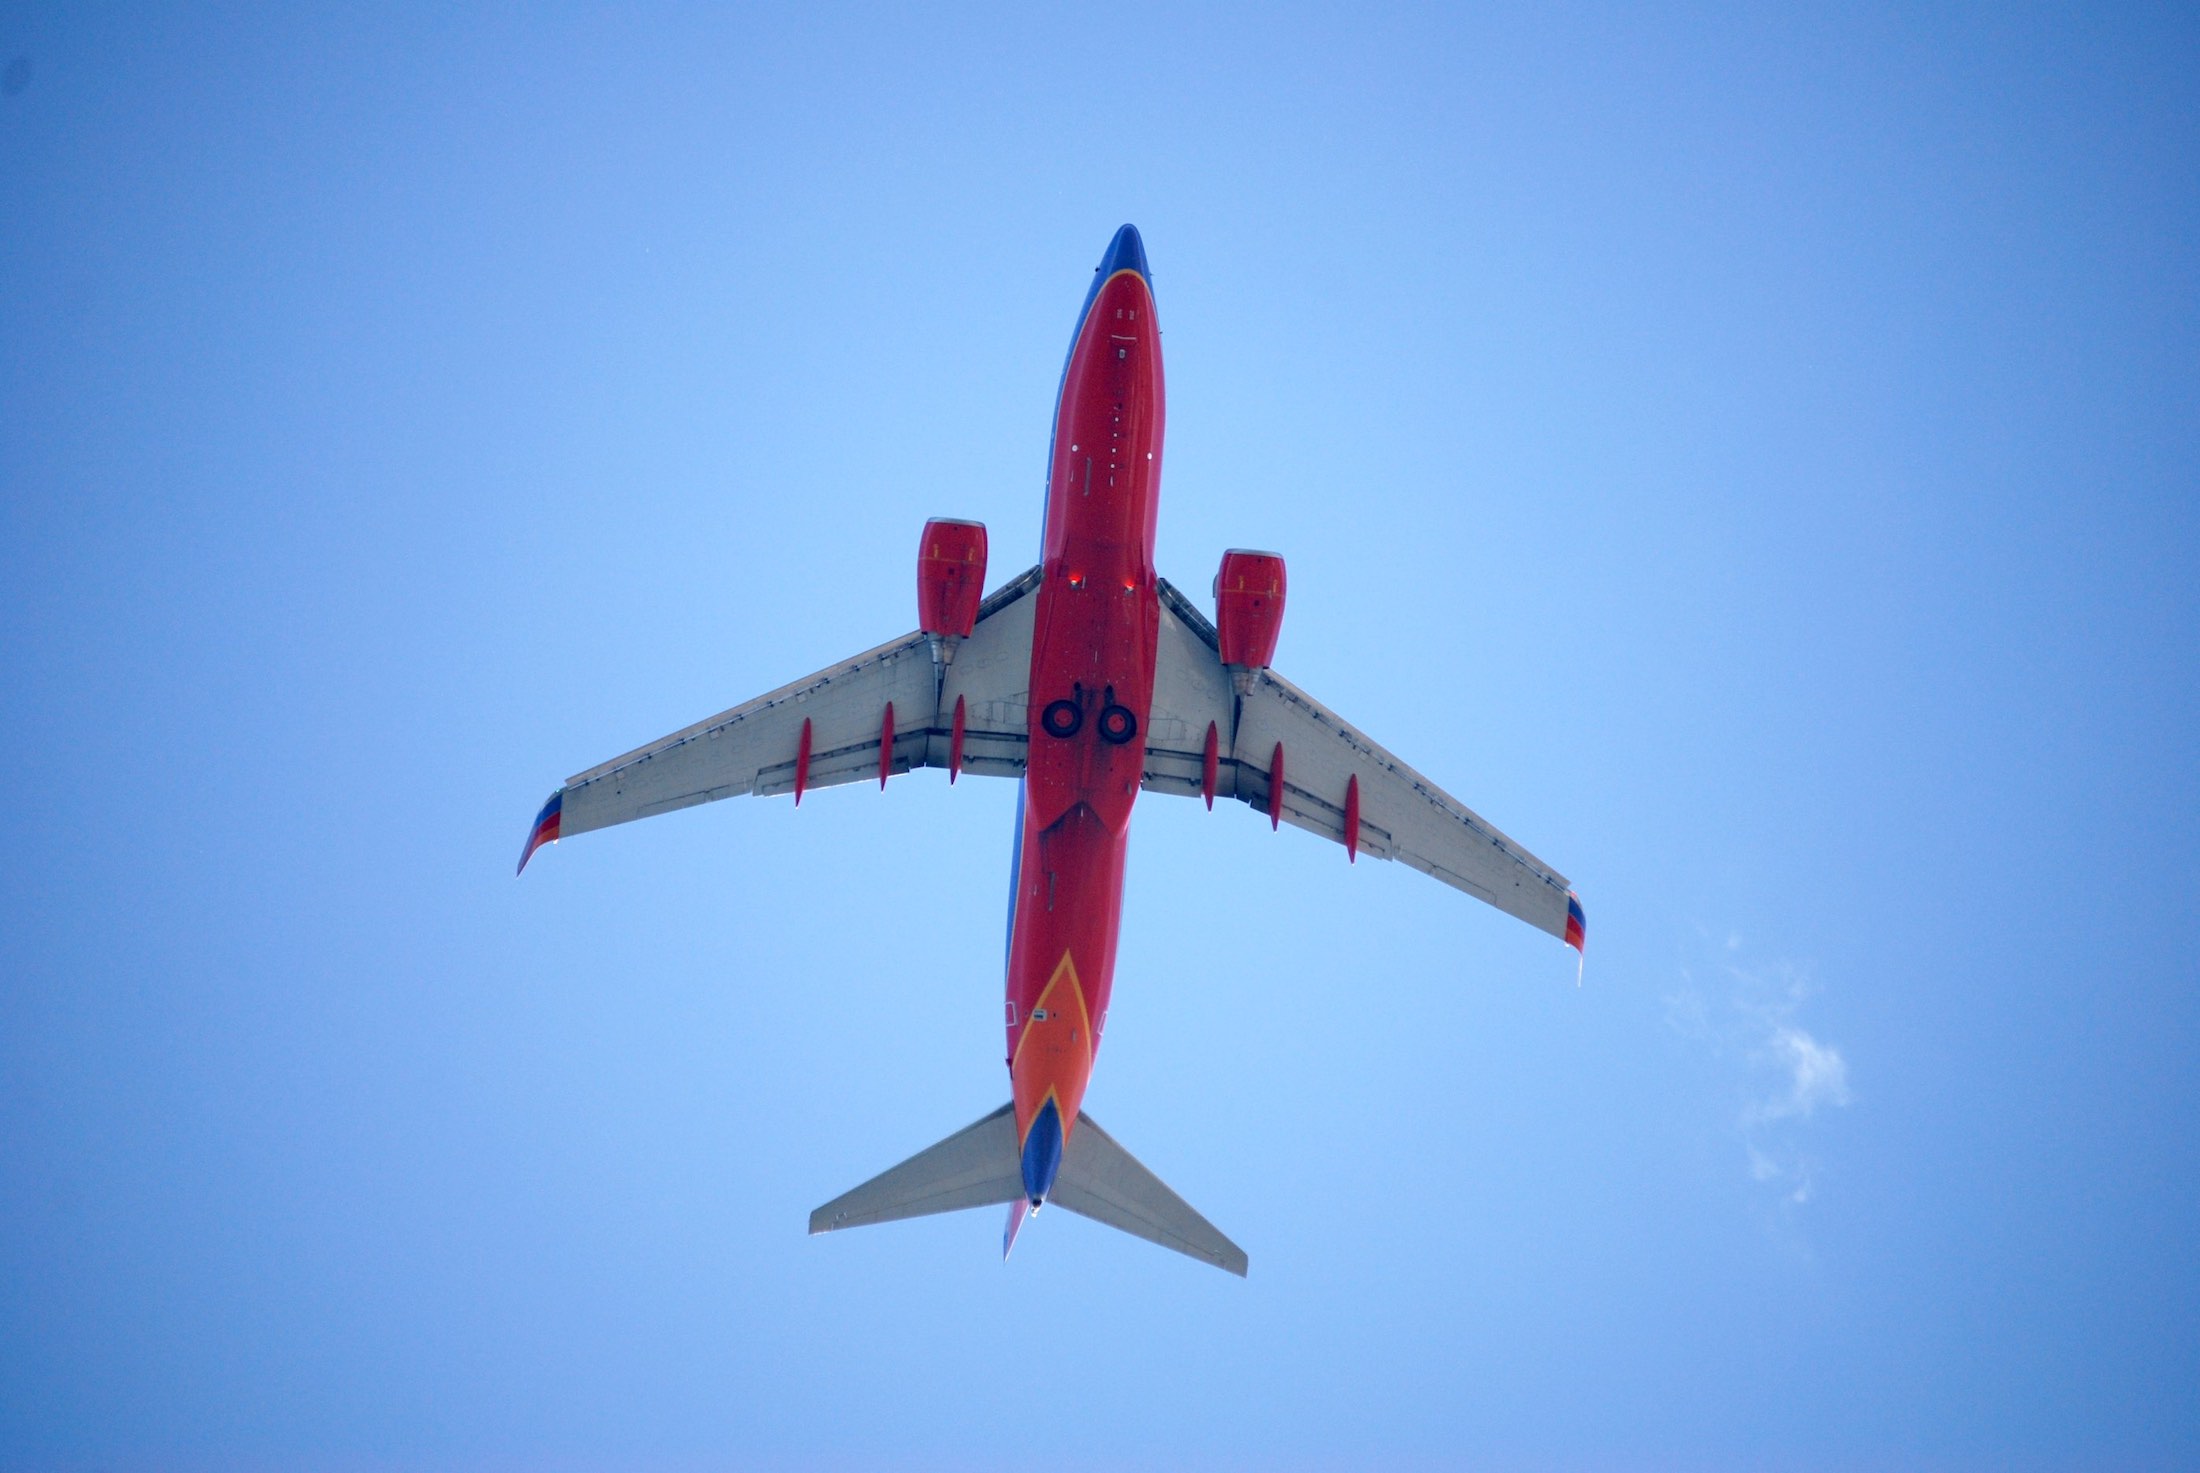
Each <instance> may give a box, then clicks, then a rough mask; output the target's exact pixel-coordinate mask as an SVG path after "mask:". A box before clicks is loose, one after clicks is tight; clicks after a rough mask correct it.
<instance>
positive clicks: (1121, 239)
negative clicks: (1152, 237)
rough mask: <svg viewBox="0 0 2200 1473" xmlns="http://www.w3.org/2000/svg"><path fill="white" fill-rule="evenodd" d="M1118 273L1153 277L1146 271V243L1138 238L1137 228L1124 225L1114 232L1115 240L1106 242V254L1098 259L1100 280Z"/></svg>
mask: <svg viewBox="0 0 2200 1473" xmlns="http://www.w3.org/2000/svg"><path fill="white" fill-rule="evenodd" d="M1118 271H1135V272H1137V273H1138V274H1139V275H1140V276H1143V277H1145V278H1146V280H1147V282H1148V284H1151V283H1152V281H1153V276H1152V274H1151V273H1150V272H1148V271H1147V270H1146V243H1145V242H1144V241H1142V240H1140V239H1139V238H1138V227H1137V226H1136V225H1126V226H1124V227H1123V228H1122V229H1121V230H1118V231H1116V232H1115V239H1113V240H1111V241H1109V242H1108V253H1107V254H1106V255H1104V256H1102V257H1101V258H1100V279H1101V280H1102V281H1106V280H1107V279H1108V278H1109V277H1111V276H1113V275H1114V274H1115V273H1116V272H1118Z"/></svg>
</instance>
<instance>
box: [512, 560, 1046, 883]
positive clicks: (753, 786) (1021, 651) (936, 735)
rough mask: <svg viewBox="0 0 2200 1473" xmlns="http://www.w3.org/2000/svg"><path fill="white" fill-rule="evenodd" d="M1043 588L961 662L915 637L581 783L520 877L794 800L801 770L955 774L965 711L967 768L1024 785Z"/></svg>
mask: <svg viewBox="0 0 2200 1473" xmlns="http://www.w3.org/2000/svg"><path fill="white" fill-rule="evenodd" d="M1038 586H1039V570H1038V569H1037V568H1033V569H1031V570H1030V571H1028V572H1026V573H1025V574H1023V576H1021V577H1019V578H1017V579H1016V580H1015V581H1013V582H1011V583H1009V584H1006V585H1005V586H1003V587H1001V588H999V589H997V590H995V591H994V593H993V594H992V596H991V597H989V598H987V599H986V600H985V602H984V603H983V604H982V605H980V606H979V609H978V621H977V624H976V626H975V627H974V628H973V630H972V631H971V634H970V637H969V638H967V639H964V640H961V641H959V642H957V643H956V644H955V646H954V648H953V651H952V655H951V656H950V657H949V658H946V659H943V658H942V652H941V650H940V648H939V647H938V646H936V645H935V642H934V641H933V639H932V638H931V637H930V636H927V635H924V634H921V633H919V634H908V635H904V636H902V637H901V638H900V639H896V640H890V641H888V642H887V643H885V644H882V645H880V646H879V647H878V648H877V649H874V650H867V651H865V652H864V653H863V654H860V655H857V656H855V657H854V658H853V659H850V660H844V661H842V662H841V663H839V664H837V665H831V666H828V667H827V668H825V669H823V670H820V671H818V672H817V673H816V674H815V675H810V676H806V677H804V678H803V679H801V680H797V681H795V682H794V683H793V684H792V685H786V686H781V687H780V688H779V689H778V690H775V691H773V692H771V693H770V694H769V695H762V696H758V697H757V698H756V699H755V700H753V701H750V702H748V703H747V704H745V705H740V706H735V707H734V708H733V709H732V710H730V711H721V712H720V713H718V714H717V715H716V716H712V717H709V718H708V719H706V720H703V721H698V722H697V723H695V725H693V726H690V727H687V728H686V729H684V730H681V731H676V732H674V733H673V734H672V735H670V736H668V737H664V738H661V739H660V740H657V741H654V742H651V743H650V744H649V745H648V746H646V747H637V748H636V749H635V750H633V751H631V752H628V753H627V754H626V755H625V756H623V757H614V758H612V759H611V760H610V761H609V762H606V763H603V764H601V765H600V766H596V767H591V768H589V769H588V770H587V771H586V772H582V773H576V774H575V775H574V776H572V777H570V778H568V779H567V780H566V783H565V786H564V787H562V788H560V789H558V791H557V792H555V793H553V794H552V795H551V796H550V801H549V802H548V803H546V804H544V805H543V809H542V813H541V815H540V816H539V817H537V818H536V820H535V827H534V829H533V830H532V831H531V832H530V833H529V834H528V838H527V847H526V849H525V851H523V852H522V853H521V855H520V861H519V862H520V868H521V869H525V868H526V867H527V859H528V856H529V855H531V854H533V853H534V851H535V849H536V848H537V847H539V846H540V845H542V844H545V843H549V842H551V841H553V840H556V839H559V838H565V837H569V836H571V835H573V834H580V833H586V832H587V831H589V830H590V829H600V828H608V827H610V826H611V825H612V824H615V823H625V822H627V821H629V820H630V819H636V818H648V817H650V816H652V815H654V814H659V813H670V812H672V811H673V810H674V809H676V808H689V807H693V806H694V805H695V804H697V803H708V802H710V801H711V800H712V799H714V798H731V797H734V796H735V795H737V794H742V793H750V794H755V795H757V796H759V797H764V796H769V795H771V794H775V793H791V792H794V790H795V786H796V776H797V773H798V771H799V772H800V775H801V779H802V787H803V788H804V789H805V790H808V789H810V788H824V787H831V786H833V785H834V784H836V783H852V782H859V781H861V780H863V779H865V778H869V777H877V778H880V779H883V778H884V777H885V776H886V775H888V774H889V773H895V772H907V771H909V770H911V769H912V768H917V767H946V766H947V765H948V764H949V762H950V760H951V754H952V748H953V745H954V726H955V709H956V705H957V703H958V701H959V702H960V703H961V705H962V708H963V750H962V764H961V770H962V771H965V772H975V773H982V774H984V775H986V776H989V777H1015V776H1019V775H1020V774H1021V773H1022V772H1023V770H1024V754H1025V749H1026V748H1027V746H1028V745H1029V743H1030V736H1029V729H1028V726H1027V723H1026V717H1025V710H1026V707H1027V706H1028V704H1029V695H1028V693H1029V688H1030V684H1031V628H1032V611H1033V608H1034V601H1033V600H1032V599H1031V598H1030V596H1029V595H1030V594H1031V591H1032V590H1033V589H1035V588H1037V587H1038ZM805 727H807V731H808V735H807V758H806V759H805V756H804V745H805V735H804V732H805ZM882 752H883V754H884V758H885V761H884V764H883V766H882V764H881V760H880V758H881V754H882ZM798 799H799V795H798Z"/></svg>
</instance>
